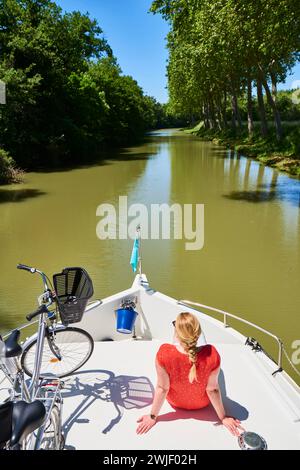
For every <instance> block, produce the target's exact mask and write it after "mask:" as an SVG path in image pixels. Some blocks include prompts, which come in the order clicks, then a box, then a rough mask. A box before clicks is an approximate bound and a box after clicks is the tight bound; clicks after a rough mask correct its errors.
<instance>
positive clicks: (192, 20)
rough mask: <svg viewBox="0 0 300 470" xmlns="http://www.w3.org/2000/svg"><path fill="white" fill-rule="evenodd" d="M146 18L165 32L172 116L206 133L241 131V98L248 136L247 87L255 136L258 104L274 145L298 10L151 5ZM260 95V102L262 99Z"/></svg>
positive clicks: (217, 0)
mask: <svg viewBox="0 0 300 470" xmlns="http://www.w3.org/2000/svg"><path fill="white" fill-rule="evenodd" d="M151 11H152V12H154V13H160V14H161V15H162V16H163V17H164V18H165V19H166V20H167V21H169V23H170V26H171V31H170V33H169V35H168V48H169V52H170V58H169V64H168V79H169V92H170V100H171V106H172V108H173V110H174V111H176V112H179V111H180V112H183V113H187V114H188V113H190V114H191V113H193V112H194V113H195V112H196V113H197V114H199V115H201V117H202V119H203V120H204V122H205V125H206V127H209V128H214V127H218V128H225V127H227V125H228V124H227V116H226V109H227V102H228V100H229V99H230V102H231V106H232V120H231V125H232V127H233V128H235V127H236V126H240V125H241V119H240V111H239V108H238V99H239V97H242V96H243V95H244V94H247V100H248V130H249V134H250V135H251V133H252V132H253V104H252V101H253V94H252V87H253V85H254V86H256V87H257V99H258V107H259V115H260V120H261V123H262V124H261V128H262V133H263V134H264V135H266V134H267V132H268V129H267V121H266V116H265V101H266V100H267V103H268V105H269V106H270V108H271V109H272V112H273V117H274V121H275V126H276V135H277V139H278V140H280V139H281V138H282V126H281V119H280V113H279V111H278V107H277V103H276V95H277V83H278V82H281V81H284V80H285V78H286V76H287V74H288V73H289V71H290V70H291V69H292V67H293V66H294V65H295V63H296V62H297V61H298V60H299V50H300V47H299V46H300V3H299V2H295V1H294V0H247V1H246V0H214V1H211V0H155V1H154V2H153V3H152V6H151ZM263 92H265V98H266V99H265V100H264V99H263Z"/></svg>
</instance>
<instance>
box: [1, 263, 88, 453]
mask: <svg viewBox="0 0 300 470" xmlns="http://www.w3.org/2000/svg"><path fill="white" fill-rule="evenodd" d="M17 268H18V269H22V270H25V271H28V272H30V273H32V274H35V273H37V274H39V275H40V276H41V277H42V280H43V284H44V292H43V294H42V295H41V296H40V297H39V308H38V309H37V310H36V311H34V312H32V313H31V314H29V315H27V317H26V318H27V320H28V321H31V320H32V319H34V318H35V317H39V320H38V322H39V325H38V332H37V333H36V334H35V335H33V336H32V337H31V338H29V339H28V340H27V341H25V343H24V344H23V346H22V347H21V346H20V345H19V344H18V341H19V337H20V330H14V331H13V332H12V333H11V335H10V336H9V337H8V338H7V339H6V340H5V342H4V347H3V348H2V349H3V351H4V354H2V355H3V356H4V358H2V359H1V358H0V368H1V369H2V371H3V372H4V374H5V376H6V377H7V379H8V380H9V382H10V384H11V393H10V399H9V400H8V401H7V402H6V403H4V404H3V405H1V406H0V419H1V416H2V421H1V422H4V424H5V425H4V426H2V428H1V429H2V432H0V448H1V446H2V447H4V448H13V449H14V448H18V449H21V448H22V449H62V448H63V446H64V438H63V435H62V431H61V430H62V406H63V400H62V396H61V389H62V388H63V385H64V384H63V382H62V381H61V380H60V379H61V378H63V377H66V376H68V375H71V374H73V373H74V372H75V371H76V370H78V369H79V368H80V367H82V366H83V365H84V364H85V363H86V362H87V361H88V360H89V358H90V356H91V354H92V353H93V349H94V341H93V339H92V337H91V336H90V335H89V333H87V332H86V331H84V330H81V329H79V328H77V327H76V328H75V327H69V326H68V325H69V323H77V322H78V321H80V320H81V318H82V315H83V313H84V310H85V307H86V304H87V301H88V299H89V298H90V297H91V296H92V295H93V287H92V282H91V280H90V278H89V276H88V274H87V273H86V271H85V270H83V269H82V268H65V269H64V270H63V271H62V273H60V274H56V275H55V276H53V279H54V284H55V289H53V286H51V287H52V289H50V288H49V286H48V282H49V284H51V282H50V280H49V278H48V277H47V276H46V274H45V273H43V272H42V271H40V270H38V269H36V268H32V267H30V266H26V265H23V264H19V265H18V266H17ZM53 304H56V310H55V311H51V310H50V307H51V305H53ZM59 316H60V317H61V320H62V324H60V323H58V318H59ZM0 339H1V338H0ZM45 339H46V340H47V341H45ZM25 374H26V375H27V376H29V377H30V379H29V383H27V382H28V381H26V379H25ZM41 404H42V405H43V406H41ZM30 405H31V412H28V409H29V406H30ZM22 407H23V408H22ZM21 408H22V410H23V412H22V413H23V415H24V416H25V415H26V416H27V415H28V418H27V420H26V419H23V420H22V419H19V423H17V421H18V419H17V418H18V415H19V414H20V411H19V409H21ZM15 415H16V416H17V418H16V417H15ZM23 421H24V422H23ZM20 423H21V424H20ZM16 428H18V429H17V431H18V432H14V430H15V431H16ZM19 428H21V431H20V430H19ZM8 429H10V430H11V432H10V434H11V437H10V439H6V437H7V435H8V434H9V432H8V431H7V430H8ZM16 436H17V437H16ZM5 439H6V440H5Z"/></svg>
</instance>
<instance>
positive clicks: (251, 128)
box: [247, 75, 254, 139]
mask: <svg viewBox="0 0 300 470" xmlns="http://www.w3.org/2000/svg"><path fill="white" fill-rule="evenodd" d="M247 97H248V134H249V137H250V139H252V137H253V131H254V124H253V101H252V80H251V77H250V75H249V76H248V86H247Z"/></svg>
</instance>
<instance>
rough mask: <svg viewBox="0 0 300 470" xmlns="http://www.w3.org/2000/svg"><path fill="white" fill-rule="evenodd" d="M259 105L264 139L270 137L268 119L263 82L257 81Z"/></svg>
mask: <svg viewBox="0 0 300 470" xmlns="http://www.w3.org/2000/svg"><path fill="white" fill-rule="evenodd" d="M257 103H258V111H259V116H260V129H261V135H262V136H263V137H267V135H268V124H267V118H266V110H265V103H264V97H263V91H262V84H261V80H260V79H259V78H258V79H257Z"/></svg>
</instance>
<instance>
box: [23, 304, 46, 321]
mask: <svg viewBox="0 0 300 470" xmlns="http://www.w3.org/2000/svg"><path fill="white" fill-rule="evenodd" d="M47 312H48V308H47V307H46V305H41V306H40V307H39V308H38V309H37V310H35V311H34V312H32V313H29V314H28V315H26V319H27V320H28V321H31V320H32V319H33V318H34V317H37V316H38V315H42V313H47Z"/></svg>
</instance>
